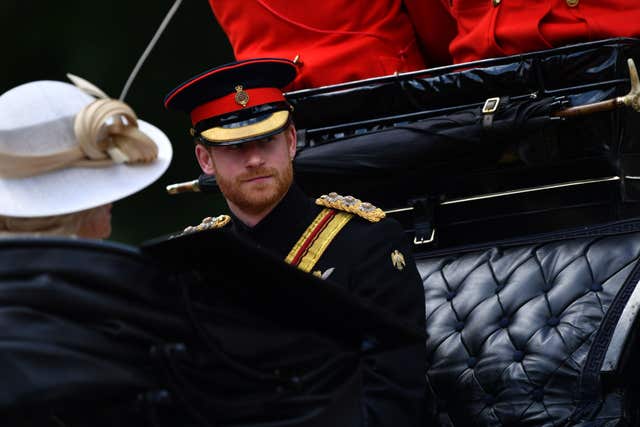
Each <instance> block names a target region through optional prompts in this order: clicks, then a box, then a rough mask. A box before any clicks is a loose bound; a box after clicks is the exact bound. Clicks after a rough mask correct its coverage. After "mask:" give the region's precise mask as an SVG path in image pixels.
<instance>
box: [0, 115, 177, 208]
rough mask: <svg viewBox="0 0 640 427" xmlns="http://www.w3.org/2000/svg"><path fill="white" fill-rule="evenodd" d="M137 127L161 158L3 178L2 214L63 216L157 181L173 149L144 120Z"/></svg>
mask: <svg viewBox="0 0 640 427" xmlns="http://www.w3.org/2000/svg"><path fill="white" fill-rule="evenodd" d="M138 126H139V128H140V130H141V131H142V132H144V133H145V134H146V135H147V136H148V137H149V138H151V139H152V140H153V141H154V142H155V143H156V145H157V146H158V157H157V158H156V159H155V160H154V161H153V162H151V163H146V164H135V165H127V164H117V165H112V166H107V167H99V168H86V167H71V168H67V169H62V170H57V171H54V172H49V173H46V174H43V175H38V176H33V177H28V178H18V179H0V200H2V203H0V215H4V216H12V217H22V218H28V217H42V216H51V215H63V214H68V213H72V212H79V211H82V210H86V209H90V208H94V207H97V206H101V205H105V204H107V203H111V202H115V201H117V200H120V199H122V198H124V197H127V196H129V195H131V194H134V193H136V192H138V191H140V190H142V189H144V188H145V187H147V186H149V185H150V184H152V183H153V182H154V181H156V180H157V179H158V178H159V177H160V176H161V175H162V174H163V173H164V172H165V171H166V170H167V168H168V167H169V164H170V163H171V158H172V156H173V150H172V147H171V143H170V141H169V139H168V138H167V136H166V135H165V134H164V133H163V132H162V131H161V130H160V129H158V128H156V127H155V126H153V125H152V124H150V123H147V122H145V121H143V120H138Z"/></svg>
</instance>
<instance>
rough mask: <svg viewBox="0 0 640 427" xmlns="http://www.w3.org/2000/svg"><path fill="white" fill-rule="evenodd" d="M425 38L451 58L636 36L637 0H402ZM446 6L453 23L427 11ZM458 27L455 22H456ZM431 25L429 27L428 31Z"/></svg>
mask: <svg viewBox="0 0 640 427" xmlns="http://www.w3.org/2000/svg"><path fill="white" fill-rule="evenodd" d="M405 1H406V2H407V3H408V4H410V3H412V2H415V3H421V6H420V7H419V8H413V9H412V8H409V10H410V12H411V13H412V14H413V17H412V20H413V22H414V24H416V25H417V26H419V25H420V24H419V23H420V22H425V23H426V22H432V27H431V28H423V29H421V28H417V32H418V33H419V34H423V33H425V32H429V34H430V37H431V39H430V40H426V41H424V40H423V42H424V43H426V44H432V45H433V44H435V45H436V46H446V45H448V46H449V52H450V53H451V55H452V58H453V62H455V63H460V62H468V61H474V60H477V59H485V58H493V57H500V56H507V55H514V54H518V53H524V52H532V51H536V50H544V49H550V48H552V47H558V46H563V45H567V44H572V43H581V42H587V41H593V40H601V39H606V38H609V37H638V36H640V1H639V0H425V1H422V2H418V1H417V0H405ZM443 10H448V12H449V13H450V14H451V16H452V17H453V19H454V22H455V23H454V24H453V25H454V28H453V29H454V30H457V34H453V36H452V35H451V30H452V27H451V25H452V24H451V23H450V22H447V21H446V20H444V19H443V20H440V21H438V22H437V23H436V25H434V24H433V19H432V20H431V21H428V18H427V17H428V16H429V15H432V14H439V13H442V11H443ZM455 27H457V28H455ZM429 30H430V31H429Z"/></svg>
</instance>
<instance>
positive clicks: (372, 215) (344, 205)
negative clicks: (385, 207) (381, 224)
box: [316, 193, 386, 222]
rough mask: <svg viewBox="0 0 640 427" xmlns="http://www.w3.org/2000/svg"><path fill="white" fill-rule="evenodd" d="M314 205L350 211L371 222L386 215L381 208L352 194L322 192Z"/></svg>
mask: <svg viewBox="0 0 640 427" xmlns="http://www.w3.org/2000/svg"><path fill="white" fill-rule="evenodd" d="M316 205H320V206H324V207H327V208H332V209H336V210H339V211H344V212H350V213H352V214H355V215H358V216H359V217H362V218H364V219H366V220H367V221H371V222H378V221H380V220H381V219H382V218H384V217H385V216H386V215H385V213H384V212H383V211H382V209H380V208H377V207H375V206H373V205H372V204H371V203H369V202H363V201H361V200H360V199H356V198H355V197H353V196H341V195H339V194H338V193H329V194H323V195H322V196H320V197H319V198H317V199H316Z"/></svg>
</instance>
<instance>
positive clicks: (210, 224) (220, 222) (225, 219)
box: [182, 215, 231, 234]
mask: <svg viewBox="0 0 640 427" xmlns="http://www.w3.org/2000/svg"><path fill="white" fill-rule="evenodd" d="M229 221H231V217H230V216H229V215H220V216H214V217H211V216H208V217H206V218H205V219H203V220H202V222H201V223H200V224H198V225H195V226H189V227H187V228H185V229H184V231H183V232H182V234H189V233H195V232H197V231H204V230H212V229H214V228H222V227H224V226H225V225H227V224H228V223H229Z"/></svg>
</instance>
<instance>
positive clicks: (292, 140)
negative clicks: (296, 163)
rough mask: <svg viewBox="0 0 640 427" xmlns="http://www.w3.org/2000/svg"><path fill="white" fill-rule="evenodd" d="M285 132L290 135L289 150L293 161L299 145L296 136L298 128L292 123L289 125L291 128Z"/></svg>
mask: <svg viewBox="0 0 640 427" xmlns="http://www.w3.org/2000/svg"><path fill="white" fill-rule="evenodd" d="M285 132H287V133H288V138H287V140H288V142H289V146H288V147H287V148H288V149H289V157H290V158H291V160H293V158H294V157H295V155H296V147H297V145H298V135H297V134H296V127H295V126H294V125H293V123H292V124H291V125H289V128H288V129H287V130H286V131H285Z"/></svg>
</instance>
